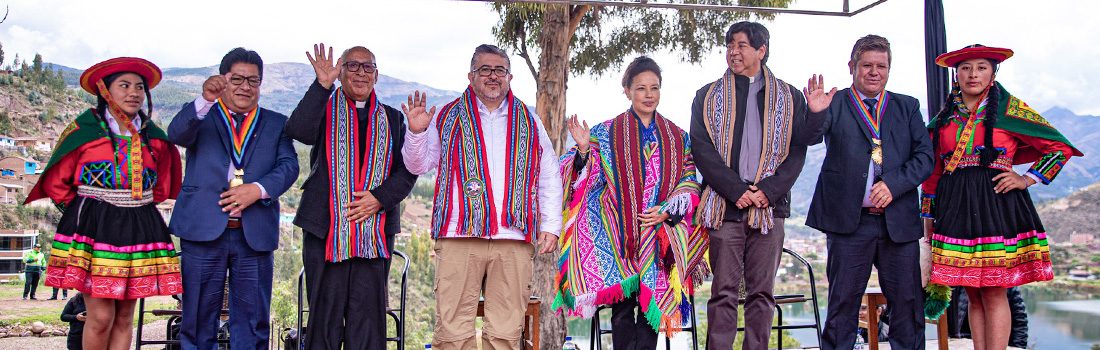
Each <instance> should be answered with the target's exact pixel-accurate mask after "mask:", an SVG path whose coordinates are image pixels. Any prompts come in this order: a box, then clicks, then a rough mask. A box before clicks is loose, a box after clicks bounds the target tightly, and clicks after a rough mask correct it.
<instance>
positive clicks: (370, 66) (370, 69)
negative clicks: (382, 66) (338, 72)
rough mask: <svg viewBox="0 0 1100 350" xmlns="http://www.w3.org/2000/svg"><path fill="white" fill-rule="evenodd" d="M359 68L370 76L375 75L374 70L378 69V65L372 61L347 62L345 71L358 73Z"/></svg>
mask: <svg viewBox="0 0 1100 350" xmlns="http://www.w3.org/2000/svg"><path fill="white" fill-rule="evenodd" d="M359 68H362V69H363V72H364V73H367V74H370V73H374V70H375V69H377V68H378V65H377V64H374V62H371V61H366V62H359V61H347V62H344V69H347V70H348V71H349V72H358V71H359Z"/></svg>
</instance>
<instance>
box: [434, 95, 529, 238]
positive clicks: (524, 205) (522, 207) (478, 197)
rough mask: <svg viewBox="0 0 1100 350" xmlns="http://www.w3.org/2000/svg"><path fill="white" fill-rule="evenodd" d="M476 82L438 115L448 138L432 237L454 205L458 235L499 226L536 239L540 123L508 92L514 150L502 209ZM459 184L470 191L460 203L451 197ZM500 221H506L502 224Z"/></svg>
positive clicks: (486, 232)
mask: <svg viewBox="0 0 1100 350" xmlns="http://www.w3.org/2000/svg"><path fill="white" fill-rule="evenodd" d="M475 98H476V96H474V90H473V87H467V88H466V91H465V92H463V93H462V96H460V97H459V98H458V99H456V100H454V101H452V102H451V103H448V104H447V105H446V106H444V107H443V109H442V110H440V112H439V115H438V116H437V118H438V120H437V123H436V125H437V127H438V128H439V135H440V138H441V139H442V140H441V142H440V144H441V147H442V150H443V152H442V154H441V157H440V158H441V159H440V162H439V168H438V170H437V171H436V174H439V175H437V176H436V185H435V189H436V190H435V199H434V201H433V203H434V205H435V208H436V210H433V211H432V238H439V235H440V234H441V232H444V231H445V229H446V228H445V227H444V225H446V224H447V222H449V220H450V215H451V206H453V205H457V206H458V207H459V214H458V215H459V218H458V223H457V225H458V226H459V227H458V230H456V231H457V232H458V234H459V235H460V236H465V237H486V236H491V235H493V234H495V233H496V232H497V229H498V227H499V226H506V227H513V228H516V229H518V230H520V231H523V232H525V235H526V241H528V242H534V241H535V235H536V234H537V233H538V232H539V211H538V196H534V195H532V194H534V193H536V192H537V189H538V178H539V170H540V167H539V159H541V157H542V147H540V146H539V137H538V125H537V124H536V121H535V117H534V115H532V114H531V113H529V111H528V109H527V105H526V104H524V103H523V102H522V101H520V100H519V99H518V98H516V97H515V96H514V95H512V92H511V91H508V97H507V99H506V100H505V102H504V103H506V104H507V106H508V135H509V137H508V144H507V149H508V152H507V153H508V154H507V166H508V168H507V170H506V171H505V178H504V181H505V189H506V190H507V193H505V195H504V202H503V204H502V206H503V207H504V208H503V209H502V210H499V213H500V214H499V218H498V214H497V213H498V209H497V208H496V205H495V203H494V201H493V193H492V188H493V187H492V182H491V181H492V179H490V178H489V172H488V169H487V168H486V167H487V166H486V154H485V142H484V140H483V136H482V131H481V117H480V116H479V115H478V108H477V101H476V99H475ZM454 186H460V188H461V189H462V193H463V194H464V195H461V196H458V199H457V203H456V202H455V200H454V199H452V198H451V197H452V196H451V193H453V189H454ZM497 220H500V221H499V223H498V221H497Z"/></svg>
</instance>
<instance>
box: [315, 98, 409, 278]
mask: <svg viewBox="0 0 1100 350" xmlns="http://www.w3.org/2000/svg"><path fill="white" fill-rule="evenodd" d="M367 106H368V108H369V117H368V124H369V125H370V127H369V128H366V130H359V122H358V121H359V118H358V117H359V116H358V113H357V112H356V110H355V104H354V103H351V101H350V100H349V99H348V98H347V96H345V95H344V94H343V88H337V89H336V91H335V92H333V93H332V95H330V96H329V101H328V107H327V108H326V112H327V113H328V116H329V118H328V125H327V126H326V127H327V129H328V130H327V132H326V133H325V145H326V150H325V156H326V159H328V168H329V174H328V177H329V181H330V183H331V184H332V190H331V192H329V196H330V197H329V198H330V202H329V203H330V205H329V227H330V228H329V235H328V240H327V241H326V244H325V248H326V249H325V250H326V252H327V254H326V256H325V260H327V261H330V262H340V261H344V260H347V259H351V258H367V259H371V258H389V257H390V250H389V247H387V246H386V234H385V227H386V213H384V212H382V211H379V212H378V213H376V214H374V215H373V216H371V217H368V218H366V219H365V220H363V221H361V222H359V223H355V222H351V221H349V220H348V211H349V210H350V209H348V207H347V206H348V204H350V203H351V202H353V201H355V197H354V195H352V193H353V192H358V191H366V190H371V189H374V188H375V187H378V185H379V184H381V183H382V181H384V180H385V179H386V177H388V176H389V173H390V166H391V164H392V163H393V140H392V135H390V123H389V118H388V117H387V116H386V108H385V107H383V106H382V103H381V102H379V101H378V99H377V96H375V94H374V92H371V94H370V99H369V103H368V104H367ZM360 132H365V133H367V134H366V137H365V139H366V142H367V144H366V147H365V149H364V151H365V153H366V157H364V156H363V155H361V154H359V133H360Z"/></svg>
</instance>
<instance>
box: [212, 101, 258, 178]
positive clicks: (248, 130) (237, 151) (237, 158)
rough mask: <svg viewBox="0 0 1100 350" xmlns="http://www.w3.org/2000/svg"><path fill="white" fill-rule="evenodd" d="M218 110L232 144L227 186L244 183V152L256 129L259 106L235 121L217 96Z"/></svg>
mask: <svg viewBox="0 0 1100 350" xmlns="http://www.w3.org/2000/svg"><path fill="white" fill-rule="evenodd" d="M217 107H218V111H220V112H221V114H222V121H223V123H222V124H224V125H225V128H226V131H227V132H228V133H229V141H230V144H231V145H232V147H231V148H232V149H231V150H230V155H229V159H230V160H231V161H232V162H233V167H234V170H233V179H231V180H229V187H231V188H232V187H237V186H240V185H243V184H244V165H243V164H242V163H243V161H244V152H245V151H247V150H248V146H249V144H250V143H251V142H252V133H253V132H255V131H256V116H257V115H258V114H259V111H260V108H259V107H256V108H253V109H252V110H251V111H249V112H248V113H247V114H245V116H244V119H243V120H241V122H240V123H237V121H236V120H234V119H233V114H232V112H230V111H229V108H226V107H225V104H224V103H222V99H221V98H218V103H217Z"/></svg>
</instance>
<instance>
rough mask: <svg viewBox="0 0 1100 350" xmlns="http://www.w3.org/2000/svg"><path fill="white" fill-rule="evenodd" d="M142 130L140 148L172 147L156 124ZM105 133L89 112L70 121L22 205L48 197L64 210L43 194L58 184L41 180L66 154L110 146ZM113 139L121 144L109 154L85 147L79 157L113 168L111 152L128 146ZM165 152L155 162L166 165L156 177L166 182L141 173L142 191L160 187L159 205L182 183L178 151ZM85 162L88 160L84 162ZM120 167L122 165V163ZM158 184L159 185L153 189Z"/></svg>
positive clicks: (60, 202)
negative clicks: (158, 145) (93, 145)
mask: <svg viewBox="0 0 1100 350" xmlns="http://www.w3.org/2000/svg"><path fill="white" fill-rule="evenodd" d="M143 127H144V128H145V134H146V136H147V137H148V138H147V139H145V140H142V143H141V146H142V147H150V148H152V147H154V146H155V145H153V143H154V142H157V143H163V144H168V145H171V142H170V141H168V135H167V134H165V133H164V130H163V129H161V128H160V127H158V126H157V125H156V123H154V122H152V121H149V122H146V123H145V124H144V126H143ZM107 130H109V129H108V127H107V125H106V123H103V122H101V121H99V119H97V118H96V116H95V111H94V110H92V109H88V110H86V111H84V113H81V114H80V115H79V116H77V117H76V119H75V120H73V122H72V123H70V124H69V126H68V127H66V128H65V131H64V132H63V133H62V135H61V137H59V138H58V140H57V145H56V146H54V152H53V154H52V155H50V161H49V162H48V163H46V168H45V169H44V170H43V171H42V177H41V178H40V180H39V181H38V183H36V184H35V185H34V188H33V189H31V192H30V193H29V194H28V195H27V199H26V201H24V203H30V202H33V201H35V200H38V199H41V198H47V197H49V198H50V199H51V200H53V202H54V204H55V205H56V206H57V207H58V209H61V210H62V211H64V209H65V205H66V204H67V203H68V202H67V200H62V199H61V198H53V197H51V196H50V195H49V194H48V193H47V192H46V187H47V186H55V185H57V184H56V183H49V182H48V181H42V180H41V179H47V178H49V177H50V176H55V175H53V174H50V173H52V172H55V171H57V170H56V167H55V165H57V164H58V163H59V162H61V160H62V159H63V158H65V156H66V155H69V154H70V153H71V152H72V151H74V150H77V149H78V148H81V147H82V146H86V145H88V144H90V143H94V142H106V143H109V142H110V141H109V138H108V136H107ZM115 139H116V140H118V141H116V142H119V143H120V144H118V145H115V146H114V147H112V150H111V151H108V150H106V149H101V148H100V147H92V148H86V150H85V151H84V153H83V154H82V156H83V157H94V158H98V159H94V160H90V161H92V162H94V161H110V162H111V164H112V165H113V164H116V163H118V162H116V161H115V158H116V157H115V156H114V152H119V151H121V148H124V146H127V145H128V142H129V140H130V139H129V138H127V137H123V136H118V135H115ZM153 140H157V141H153ZM121 142H126V144H125V145H123V144H121ZM125 148H129V147H125ZM165 149H166V150H167V151H166V152H157V153H156V156H157V157H158V158H159V159H158V161H157V162H164V163H165V164H166V166H164V167H163V168H164V169H165V170H168V172H167V173H165V174H159V176H160V177H162V178H164V179H167V182H164V183H160V179H158V178H157V176H158V174H157V172H156V170H155V169H151V168H146V169H145V171H144V172H143V174H144V175H143V176H142V182H143V184H142V185H143V186H142V187H143V188H144V189H150V188H154V187H158V188H161V189H160V190H159V192H161V193H162V194H156V197H157V198H156V199H155V200H156V201H158V202H159V201H164V200H167V199H172V198H176V195H177V194H179V191H180V186H181V182H182V176H181V175H180V174H182V172H183V164H182V163H181V162H180V155H179V151H178V150H177V149H176V148H175V147H174V146H170V147H165ZM149 152H151V151H149ZM149 152H143V153H149ZM124 153H125V152H124ZM121 157H122V158H123V159H129V158H130V156H129V153H125V155H121ZM85 160H86V161H87V159H85ZM121 160H122V159H119V161H121ZM151 164H153V162H149V164H146V165H151ZM119 165H120V166H121V165H122V164H119ZM108 167H109V166H108ZM157 167H158V168H160V167H161V166H160V164H158V165H157ZM81 171H83V170H81ZM123 172H124V171H123ZM114 173H115V172H112V174H114ZM150 175H152V176H153V177H152V178H148V177H149V176H150ZM60 176H62V177H64V176H69V175H68V174H60ZM79 176H83V174H80V175H79ZM112 176H113V175H112ZM124 176H125V175H124ZM127 178H128V177H127ZM112 182H113V183H116V184H118V183H120V182H118V180H114V179H113V178H112ZM158 183H159V184H160V185H161V186H156V185H157V184H158ZM85 184H87V183H85ZM121 184H122V185H123V186H126V187H130V183H129V182H128V180H125V181H122V182H121ZM100 187H104V186H100ZM110 188H116V187H110ZM73 192H75V191H73Z"/></svg>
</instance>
